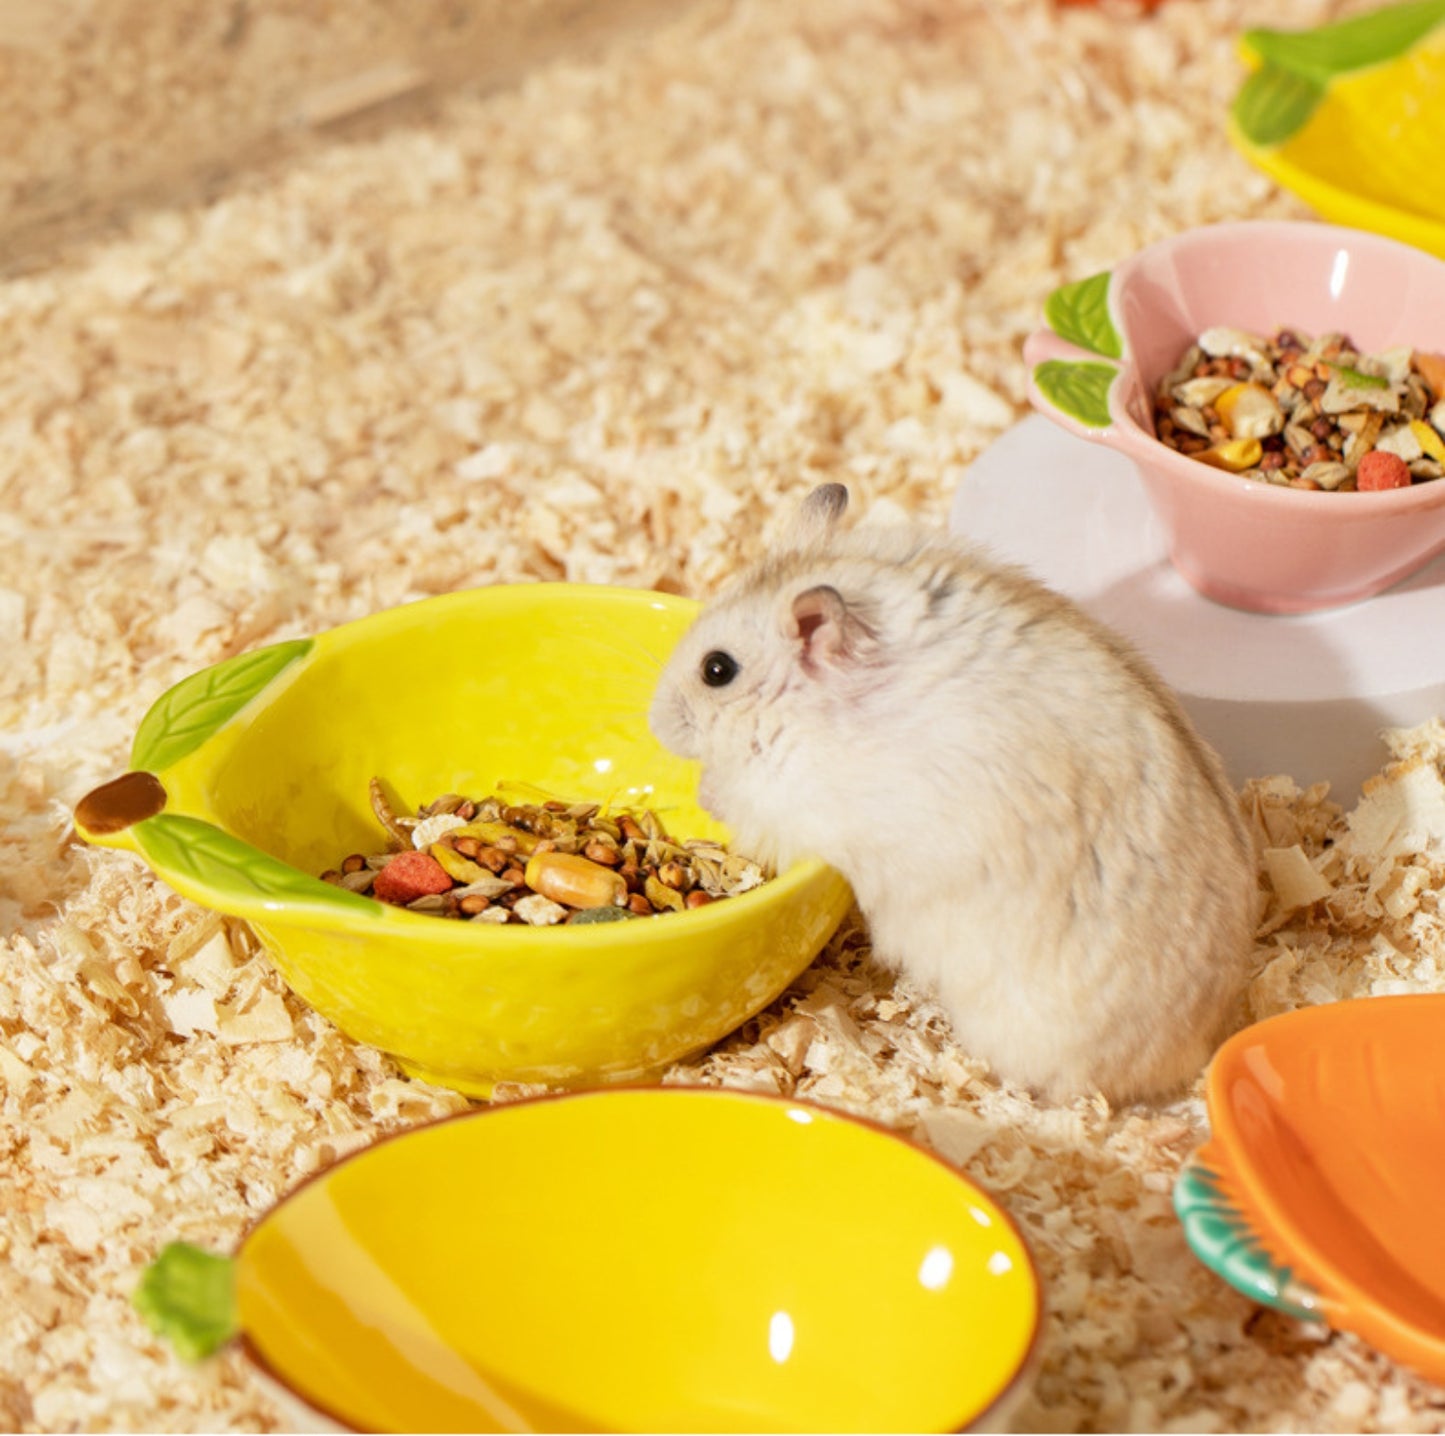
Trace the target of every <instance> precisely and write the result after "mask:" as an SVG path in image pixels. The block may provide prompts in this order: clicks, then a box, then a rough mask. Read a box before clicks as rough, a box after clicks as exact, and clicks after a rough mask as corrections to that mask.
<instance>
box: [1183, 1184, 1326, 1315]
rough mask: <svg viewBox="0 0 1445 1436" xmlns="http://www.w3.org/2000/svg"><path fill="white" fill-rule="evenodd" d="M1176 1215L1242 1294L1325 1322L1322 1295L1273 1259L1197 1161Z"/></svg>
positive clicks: (1202, 1253) (1204, 1256)
mask: <svg viewBox="0 0 1445 1436" xmlns="http://www.w3.org/2000/svg"><path fill="white" fill-rule="evenodd" d="M1174 1210H1175V1213H1176V1214H1177V1216H1178V1217H1179V1220H1180V1222H1181V1223H1182V1224H1183V1226H1184V1237H1185V1240H1186V1241H1187V1242H1188V1243H1189V1248H1190V1250H1191V1251H1192V1252H1193V1253H1194V1255H1195V1256H1197V1257H1198V1258H1199V1260H1200V1261H1202V1262H1203V1263H1204V1265H1205V1266H1207V1267H1208V1268H1209V1269H1210V1271H1212V1272H1213V1273H1214V1274H1215V1275H1216V1276H1219V1277H1223V1278H1224V1280H1225V1281H1227V1282H1228V1283H1229V1284H1230V1286H1232V1287H1233V1288H1234V1289H1235V1290H1236V1291H1238V1292H1240V1293H1242V1294H1243V1295H1244V1296H1247V1297H1249V1298H1250V1300H1252V1301H1257V1302H1260V1303H1262V1304H1263V1305H1265V1306H1269V1307H1273V1308H1274V1310H1276V1311H1282V1312H1284V1313H1285V1314H1286V1315H1287V1316H1293V1317H1299V1318H1301V1319H1304V1320H1313V1321H1318V1320H1320V1319H1321V1316H1320V1311H1319V1304H1320V1303H1319V1295H1318V1293H1317V1292H1315V1291H1314V1290H1313V1288H1312V1287H1310V1286H1309V1285H1308V1284H1307V1283H1305V1282H1303V1281H1301V1280H1300V1279H1299V1278H1298V1277H1296V1276H1295V1275H1294V1273H1293V1272H1292V1271H1291V1269H1290V1268H1289V1267H1287V1266H1280V1265H1279V1264H1278V1263H1276V1262H1275V1261H1274V1260H1273V1259H1272V1258H1271V1257H1270V1255H1269V1253H1268V1252H1267V1251H1266V1250H1265V1248H1264V1244H1263V1243H1262V1242H1261V1241H1260V1239H1259V1236H1258V1234H1257V1233H1256V1232H1255V1230H1254V1228H1253V1227H1252V1226H1251V1225H1250V1223H1249V1219H1248V1217H1247V1216H1246V1215H1245V1214H1244V1213H1243V1212H1242V1211H1241V1210H1240V1209H1239V1207H1237V1206H1236V1205H1235V1203H1234V1202H1233V1201H1232V1200H1231V1199H1230V1197H1229V1195H1228V1191H1227V1188H1226V1184H1225V1182H1224V1180H1223V1178H1222V1177H1221V1176H1220V1174H1219V1173H1217V1172H1215V1171H1214V1170H1213V1169H1212V1168H1210V1167H1209V1166H1207V1165H1206V1164H1204V1163H1203V1162H1201V1161H1199V1160H1198V1159H1197V1158H1191V1160H1190V1161H1188V1162H1187V1163H1185V1166H1184V1169H1183V1171H1182V1172H1180V1174H1179V1177H1178V1179H1177V1180H1176V1181H1175V1183H1174Z"/></svg>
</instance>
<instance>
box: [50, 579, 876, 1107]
mask: <svg viewBox="0 0 1445 1436" xmlns="http://www.w3.org/2000/svg"><path fill="white" fill-rule="evenodd" d="M695 612H696V606H695V605H694V604H692V603H690V602H688V601H686V600H683V599H679V598H673V597H669V596H667V595H665V594H660V593H654V592H648V591H641V590H630V589H624V588H608V587H586V586H579V585H567V584H521V585H498V586H495V587H490V588H480V589H475V590H471V591H468V592H462V593H456V594H449V595H445V596H442V597H439V598H434V599H426V600H423V601H420V602H417V603H411V604H405V605H402V606H400V607H397V608H393V609H389V610H386V611H384V612H382V613H378V614H375V615H373V616H371V617H369V618H364V619H360V620H358V621H356V622H353V623H348V624H344V625H342V626H341V627H339V628H335V629H332V630H330V631H329V632H325V633H322V634H319V635H317V636H316V637H314V638H306V639H299V640H295V641H292V642H286V643H279V644H276V645H273V646H271V647H268V648H262V649H258V650H256V651H254V652H250V653H244V654H241V655H239V656H237V657H234V658H231V659H228V660H226V661H225V662H222V663H219V664H216V665H215V666H214V667H211V668H207V669H204V670H203V671H201V672H199V673H196V674H194V675H192V676H191V677H189V678H187V679H185V680H183V681H182V682H181V683H179V684H177V685H176V686H175V687H174V688H172V689H171V690H170V691H169V692H167V693H166V694H164V695H163V696H162V697H161V698H160V699H158V700H157V702H156V703H155V704H154V706H153V707H152V708H151V710H150V712H149V713H148V714H147V715H146V717H145V719H144V721H143V722H142V723H141V726H140V729H139V731H138V732H137V734H136V738H135V743H134V746H133V749H132V753H131V769H132V771H131V772H129V773H127V774H125V775H124V776H123V777H121V778H119V779H117V780H115V781H114V782H112V783H108V784H106V785H105V786H104V787H102V788H98V789H96V790H95V792H93V793H91V794H89V795H88V796H87V797H86V798H85V799H84V800H82V802H81V803H80V804H79V805H78V806H77V809H76V827H77V830H78V831H79V832H80V834H81V835H82V836H83V837H85V838H87V839H88V840H90V841H92V842H96V843H104V844H109V845H112V846H116V847H122V848H126V849H128V850H130V851H131V852H133V853H137V854H139V855H140V856H141V857H142V858H143V859H144V860H145V861H146V862H147V863H148V864H149V865H150V866H151V868H152V869H153V870H154V872H155V873H156V875H157V876H158V877H160V878H161V879H163V880H164V881H165V882H166V883H167V884H168V885H169V886H170V887H172V888H173V889H175V891H177V892H178V893H180V894H182V895H183V896H185V897H188V898H191V899H193V900H194V901H196V902H198V903H201V904H203V905H205V906H206V907H209V908H213V909H215V910H217V911H219V912H223V913H227V914H230V915H232V916H235V917H238V918H243V919H245V920H246V921H247V922H248V923H249V924H250V925H251V926H252V928H254V930H255V931H256V933H257V934H258V936H259V937H260V938H261V940H262V942H263V943H264V944H265V946H266V948H267V949H268V950H269V952H270V955H271V957H272V959H273V960H274V962H275V964H276V966H277V968H278V969H279V970H280V972H281V974H282V976H283V977H284V978H285V979H286V981H287V982H288V983H289V984H290V986H291V987H292V988H293V989H294V991H295V992H296V993H297V994H299V995H300V996H301V997H302V998H304V999H305V1000H306V1001H307V1002H308V1003H310V1004H311V1005H312V1006H313V1007H314V1008H316V1010H317V1011H319V1012H321V1013H322V1014H323V1015H325V1016H326V1017H328V1018H330V1019H331V1020H332V1021H333V1022H334V1023H335V1024H336V1025H337V1026H338V1027H339V1028H341V1030H342V1031H344V1032H346V1033H347V1034H348V1035H350V1036H351V1037H353V1038H355V1039H357V1040H358V1041H361V1042H366V1043H370V1044H372V1045H373V1046H376V1047H379V1048H382V1049H383V1050H385V1051H386V1052H389V1053H391V1054H392V1055H394V1056H395V1057H396V1058H397V1060H398V1061H399V1062H400V1063H401V1064H402V1066H403V1067H404V1068H406V1070H407V1071H408V1072H411V1073H413V1074H414V1075H417V1076H421V1077H424V1078H426V1079H427V1080H429V1081H432V1082H436V1083H439V1084H441V1085H444V1086H448V1087H453V1088H456V1089H458V1090H460V1091H462V1092H465V1093H468V1094H471V1095H474V1096H483V1097H484V1096H487V1095H489V1094H490V1092H491V1090H492V1088H493V1086H494V1085H495V1084H496V1083H497V1082H499V1081H503V1080H513V1081H523V1082H547V1083H553V1084H559V1085H582V1084H590V1083H595V1082H600V1081H609V1080H613V1081H617V1080H632V1079H637V1078H641V1077H645V1076H647V1075H648V1074H651V1073H655V1072H656V1071H658V1070H659V1069H660V1068H662V1067H664V1066H665V1065H666V1064H668V1063H670V1062H673V1061H676V1060H678V1059H681V1058H683V1057H686V1056H688V1055H689V1054H692V1053H695V1052H697V1051H699V1050H701V1049H703V1048H705V1047H707V1046H709V1045H710V1044H712V1043H713V1042H715V1041H717V1040H718V1039H719V1038H721V1037H723V1036H724V1035H725V1034H726V1033H728V1032H730V1031H732V1030H733V1029H734V1028H735V1027H737V1026H738V1025H739V1024H741V1023H742V1022H744V1021H745V1020H746V1019H747V1018H748V1017H750V1016H751V1015H752V1014H753V1013H755V1012H757V1011H758V1010H760V1009H761V1008H762V1007H764V1006H766V1004H767V1003H769V1002H770V1001H771V1000H772V999H773V998H774V997H776V996H777V995H778V993H780V992H781V991H782V990H783V989H784V988H785V987H786V986H787V985H788V983H789V982H791V981H792V980H793V978H795V977H796V976H797V975H798V974H799V973H800V972H801V971H802V970H803V969H804V968H805V967H806V966H807V965H808V963H809V962H810V961H811V960H812V959H813V957H814V956H815V955H816V954H817V953H818V952H819V951H820V950H821V948H822V947H823V945H824V944H825V943H826V942H827V940H828V938H829V937H830V935H831V934H832V932H833V930H834V929H835V927H836V926H837V924H838V922H839V921H840V920H841V918H842V916H843V914H844V912H846V910H847V907H848V904H849V903H850V901H851V894H850V892H849V889H848V887H847V884H846V883H845V882H844V881H843V879H842V878H841V877H840V876H839V875H838V874H837V873H835V872H834V871H833V870H832V869H831V868H828V867H825V866H824V865H822V864H821V863H816V862H802V863H799V864H796V865H795V866H793V867H792V868H790V869H789V870H788V871H786V872H784V873H781V874H779V875H778V876H777V877H776V878H775V879H773V880H772V881H769V882H765V883H763V884H762V886H760V887H756V888H754V889H753V890H752V891H749V892H742V893H739V894H737V895H736V896H732V897H727V898H723V899H720V900H718V901H716V902H714V903H712V904H711V905H710V906H708V907H702V908H699V909H697V910H696V911H684V912H677V913H671V912H670V913H666V914H663V915H660V916H657V917H645V918H636V919H633V920H630V921H619V922H607V923H597V924H596V925H590V926H585V927H584V926H574V925H571V924H568V925H565V926H557V927H528V926H525V925H520V924H519V925H508V926H504V927H503V926H490V925H486V924H483V923H480V922H464V921H456V920H452V919H447V918H443V917H437V916H432V915H427V914H423V913H416V912H411V911H407V910H406V909H404V908H400V907H394V906H390V905H388V904H385V903H382V902H379V901H377V900H375V899H373V898H371V897H368V896H362V895H359V894H357V893H353V892H349V891H346V890H345V889H344V888H341V887H337V886H335V885H333V884H331V883H327V882H323V881H321V879H320V876H319V875H320V874H321V873H323V872H325V871H327V870H328V869H333V868H335V866H336V865H337V863H338V861H339V860H340V859H341V858H342V856H343V855H345V854H348V853H356V852H359V853H370V852H376V851H377V848H378V835H379V834H380V831H381V830H380V829H379V827H378V825H377V821H376V818H375V816H374V815H373V813H372V811H371V810H370V806H369V803H370V800H369V786H370V783H371V780H372V778H373V777H381V778H382V779H384V780H385V783H386V784H387V785H388V786H389V787H390V789H391V790H392V791H393V792H394V793H395V794H397V795H398V796H399V797H400V798H403V799H404V800H405V804H406V806H405V808H403V807H402V805H401V804H398V808H397V811H398V812H400V811H403V810H405V811H414V810H415V808H416V806H417V805H420V804H424V803H429V802H430V801H431V800H432V799H434V798H436V797H438V796H440V795H442V794H445V793H463V794H468V795H473V796H476V797H484V796H487V795H489V794H492V793H495V792H497V791H499V790H500V789H502V788H503V787H504V785H507V784H523V785H526V786H527V791H528V792H530V793H534V794H540V795H545V796H548V797H555V798H557V799H559V800H565V801H567V802H597V803H601V804H604V805H608V806H609V807H611V808H612V809H614V810H615V809H619V808H620V809H652V810H654V811H655V812H656V813H657V814H658V816H659V818H660V819H661V820H662V821H663V823H664V826H665V827H666V828H667V830H668V831H669V833H671V834H672V835H673V836H674V837H676V838H678V839H685V838H690V837H704V838H707V837H711V838H718V839H725V838H726V833H725V831H724V830H723V829H721V828H720V827H719V826H718V825H717V824H716V823H715V822H713V821H712V820H711V819H710V818H709V817H708V815H707V813H706V812H705V811H704V810H703V809H702V808H701V807H700V806H699V803H698V797H697V777H698V775H697V770H696V765H694V764H691V763H685V762H682V761H680V760H678V759H676V758H674V757H673V756H672V755H670V754H669V753H668V752H667V751H666V750H665V749H664V748H663V747H662V746H661V745H660V744H659V743H658V742H657V741H656V740H655V739H654V738H653V737H652V735H651V733H650V732H649V731H648V727H647V708H648V704H649V701H650V699H651V695H652V691H653V688H654V686H655V683H656V679H657V674H658V671H659V668H660V665H661V664H662V662H663V660H664V659H665V658H666V657H667V655H668V653H669V652H670V650H671V648H672V646H673V645H674V643H675V642H676V641H677V639H678V638H679V637H680V636H681V634H682V633H683V631H684V630H685V629H686V628H687V627H688V625H689V624H690V622H691V621H692V618H693V616H694V614H695Z"/></svg>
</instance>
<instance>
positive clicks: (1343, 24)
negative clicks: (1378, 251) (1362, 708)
mask: <svg viewBox="0 0 1445 1436" xmlns="http://www.w3.org/2000/svg"><path fill="white" fill-rule="evenodd" d="M1240 52H1241V54H1242V56H1243V59H1244V62H1245V64H1246V65H1248V66H1249V69H1250V74H1249V77H1248V78H1247V79H1246V80H1245V82H1244V84H1243V86H1241V88H1240V91H1239V93H1238V95H1237V96H1236V97H1235V100H1234V103H1233V105H1232V106H1231V107H1230V113H1229V127H1228V129H1229V137H1230V139H1231V141H1232V142H1233V143H1234V145H1235V147H1236V148H1237V149H1238V150H1239V151H1240V153H1241V154H1243V155H1244V156H1245V157H1246V158H1247V159H1248V160H1250V161H1251V162H1252V163H1253V164H1255V165H1256V166H1258V167H1259V168H1260V169H1261V170H1263V171H1264V173H1265V174H1267V175H1269V176H1270V178H1271V179H1273V180H1275V181H1276V182H1277V183H1279V184H1281V185H1283V186H1284V188H1286V189H1288V190H1292V191H1293V192H1294V193H1295V194H1297V195H1298V196H1299V197H1300V198H1301V199H1303V200H1304V201H1305V202H1306V203H1307V204H1310V205H1312V206H1313V207H1314V208H1315V209H1316V210H1318V211H1319V213H1320V214H1322V215H1323V216H1324V217H1325V218H1326V219H1331V220H1334V221H1336V222H1337V223H1339V224H1344V225H1350V226H1352V227H1354V228H1356V229H1369V230H1374V231H1376V232H1377V233H1380V234H1387V235H1389V236H1390V237H1391V238H1392V239H1399V240H1403V241H1404V242H1405V243H1406V244H1413V245H1416V246H1417V247H1418V248H1420V249H1425V250H1429V251H1430V252H1431V253H1433V254H1438V255H1440V256H1441V257H1442V258H1445V189H1442V188H1441V185H1440V182H1439V169H1440V136H1441V132H1442V127H1445V0H1405V3H1402V4H1394V5H1384V6H1381V7H1379V8H1378V9H1374V10H1371V11H1369V12H1368V13H1366V14H1361V15H1355V16H1352V17H1350V18H1349V19H1346V20H1339V21H1335V22H1333V23H1331V24H1328V25H1321V26H1318V27H1316V28H1315V29H1312V30H1265V29H1256V30H1249V31H1246V32H1245V34H1244V35H1243V36H1242V38H1241V40H1240ZM1436 347H1439V346H1438V344H1437V345H1436Z"/></svg>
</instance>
